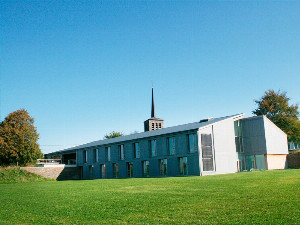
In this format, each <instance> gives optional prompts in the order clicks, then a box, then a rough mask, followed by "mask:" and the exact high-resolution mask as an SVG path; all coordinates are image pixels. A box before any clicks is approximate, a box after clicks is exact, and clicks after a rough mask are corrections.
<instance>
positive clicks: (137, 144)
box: [133, 142, 140, 159]
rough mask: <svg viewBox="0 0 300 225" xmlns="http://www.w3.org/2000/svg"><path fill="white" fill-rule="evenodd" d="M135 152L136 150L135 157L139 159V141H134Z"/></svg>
mask: <svg viewBox="0 0 300 225" xmlns="http://www.w3.org/2000/svg"><path fill="white" fill-rule="evenodd" d="M133 152H134V158H136V159H138V158H140V149H139V143H138V142H136V143H133Z"/></svg>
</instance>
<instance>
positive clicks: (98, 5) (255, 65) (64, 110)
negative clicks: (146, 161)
mask: <svg viewBox="0 0 300 225" xmlns="http://www.w3.org/2000/svg"><path fill="white" fill-rule="evenodd" d="M299 12H300V2H298V1H291V2H288V1H276V2H273V1H242V2H237V1H230V2H222V1H221V2H220V1H217V2H212V1H164V2H162V1H74V2H73V1H2V2H1V5H0V25H1V30H0V38H1V39H0V44H1V45H0V56H1V58H0V60H1V61H0V63H1V64H0V65H1V68H0V82H1V83H0V85H1V96H0V100H1V102H0V114H1V115H0V116H1V118H0V120H3V119H4V118H5V116H7V115H8V114H9V113H10V112H12V111H14V110H17V109H20V108H25V109H27V110H28V112H29V113H30V115H31V116H32V117H34V118H35V125H36V127H37V129H38V132H39V133H40V140H39V143H40V145H41V149H42V151H43V152H44V153H47V152H51V151H55V150H60V149H64V148H67V147H71V146H74V145H78V144H83V143H87V142H90V141H94V140H99V139H102V138H103V136H104V135H105V134H106V133H108V132H111V131H113V130H116V131H122V132H124V133H126V134H129V133H131V132H134V131H143V121H144V120H146V119H148V118H149V117H150V106H151V86H152V83H153V84H154V89H155V103H156V114H157V116H158V117H160V118H163V119H164V120H165V126H174V125H179V124H184V123H189V122H195V121H199V120H200V119H202V118H207V117H220V116H226V115H232V114H237V113H241V112H243V113H246V116H251V115H252V114H251V111H252V110H254V109H255V107H256V106H255V103H254V102H253V100H254V99H258V98H259V97H261V96H262V95H263V93H264V91H266V90H268V89H274V90H279V89H280V90H283V91H287V93H288V96H289V97H290V98H291V103H299V100H300V90H299V84H300V25H299V24H300V13H299Z"/></svg>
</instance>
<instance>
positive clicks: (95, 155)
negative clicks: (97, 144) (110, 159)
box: [94, 149, 99, 162]
mask: <svg viewBox="0 0 300 225" xmlns="http://www.w3.org/2000/svg"><path fill="white" fill-rule="evenodd" d="M98 151H99V150H98V149H94V162H98V154H99V153H98Z"/></svg>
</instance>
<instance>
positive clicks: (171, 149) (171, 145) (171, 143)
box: [167, 137, 175, 155]
mask: <svg viewBox="0 0 300 225" xmlns="http://www.w3.org/2000/svg"><path fill="white" fill-rule="evenodd" d="M167 140H168V141H167V142H168V150H169V154H170V155H174V154H175V138H174V137H169V138H168V139H167Z"/></svg>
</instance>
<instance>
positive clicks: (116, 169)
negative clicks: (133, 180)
mask: <svg viewBox="0 0 300 225" xmlns="http://www.w3.org/2000/svg"><path fill="white" fill-rule="evenodd" d="M113 177H114V178H118V177H119V164H118V163H113Z"/></svg>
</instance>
